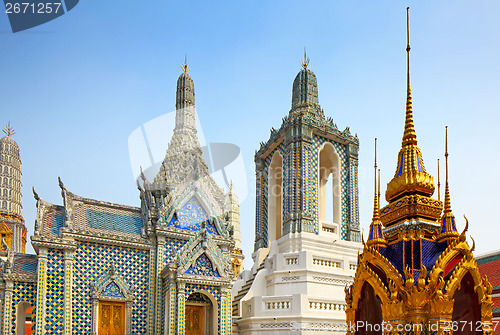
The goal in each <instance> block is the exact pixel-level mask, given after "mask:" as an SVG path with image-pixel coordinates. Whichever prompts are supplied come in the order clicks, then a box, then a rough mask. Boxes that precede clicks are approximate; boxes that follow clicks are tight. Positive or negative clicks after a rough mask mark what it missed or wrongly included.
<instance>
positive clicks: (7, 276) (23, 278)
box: [2, 273, 38, 283]
mask: <svg viewBox="0 0 500 335" xmlns="http://www.w3.org/2000/svg"><path fill="white" fill-rule="evenodd" d="M2 278H3V279H4V280H11V281H14V282H22V283H37V282H38V275H28V274H20V273H3V274H2Z"/></svg>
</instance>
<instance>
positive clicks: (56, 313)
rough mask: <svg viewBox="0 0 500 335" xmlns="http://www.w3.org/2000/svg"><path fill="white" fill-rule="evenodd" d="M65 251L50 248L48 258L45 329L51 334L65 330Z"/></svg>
mask: <svg viewBox="0 0 500 335" xmlns="http://www.w3.org/2000/svg"><path fill="white" fill-rule="evenodd" d="M63 257H64V251H63V250H53V249H50V250H49V253H48V258H47V292H46V294H47V302H46V307H45V313H46V314H45V330H46V331H47V333H49V334H63V332H64V261H63Z"/></svg>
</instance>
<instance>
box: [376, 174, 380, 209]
mask: <svg viewBox="0 0 500 335" xmlns="http://www.w3.org/2000/svg"><path fill="white" fill-rule="evenodd" d="M377 196H378V209H379V211H380V169H378V192H377Z"/></svg>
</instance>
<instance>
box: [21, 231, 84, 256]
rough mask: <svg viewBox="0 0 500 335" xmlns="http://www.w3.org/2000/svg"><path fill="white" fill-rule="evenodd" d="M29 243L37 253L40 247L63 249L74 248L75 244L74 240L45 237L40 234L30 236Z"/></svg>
mask: <svg viewBox="0 0 500 335" xmlns="http://www.w3.org/2000/svg"><path fill="white" fill-rule="evenodd" d="M31 245H32V246H33V249H35V252H36V253H37V254H38V252H39V249H40V248H52V249H63V250H73V251H74V250H76V248H77V244H76V242H75V241H72V240H68V239H64V238H62V237H47V236H41V235H33V236H31Z"/></svg>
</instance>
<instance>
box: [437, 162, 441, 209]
mask: <svg viewBox="0 0 500 335" xmlns="http://www.w3.org/2000/svg"><path fill="white" fill-rule="evenodd" d="M438 200H439V201H441V179H440V178H439V158H438Z"/></svg>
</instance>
